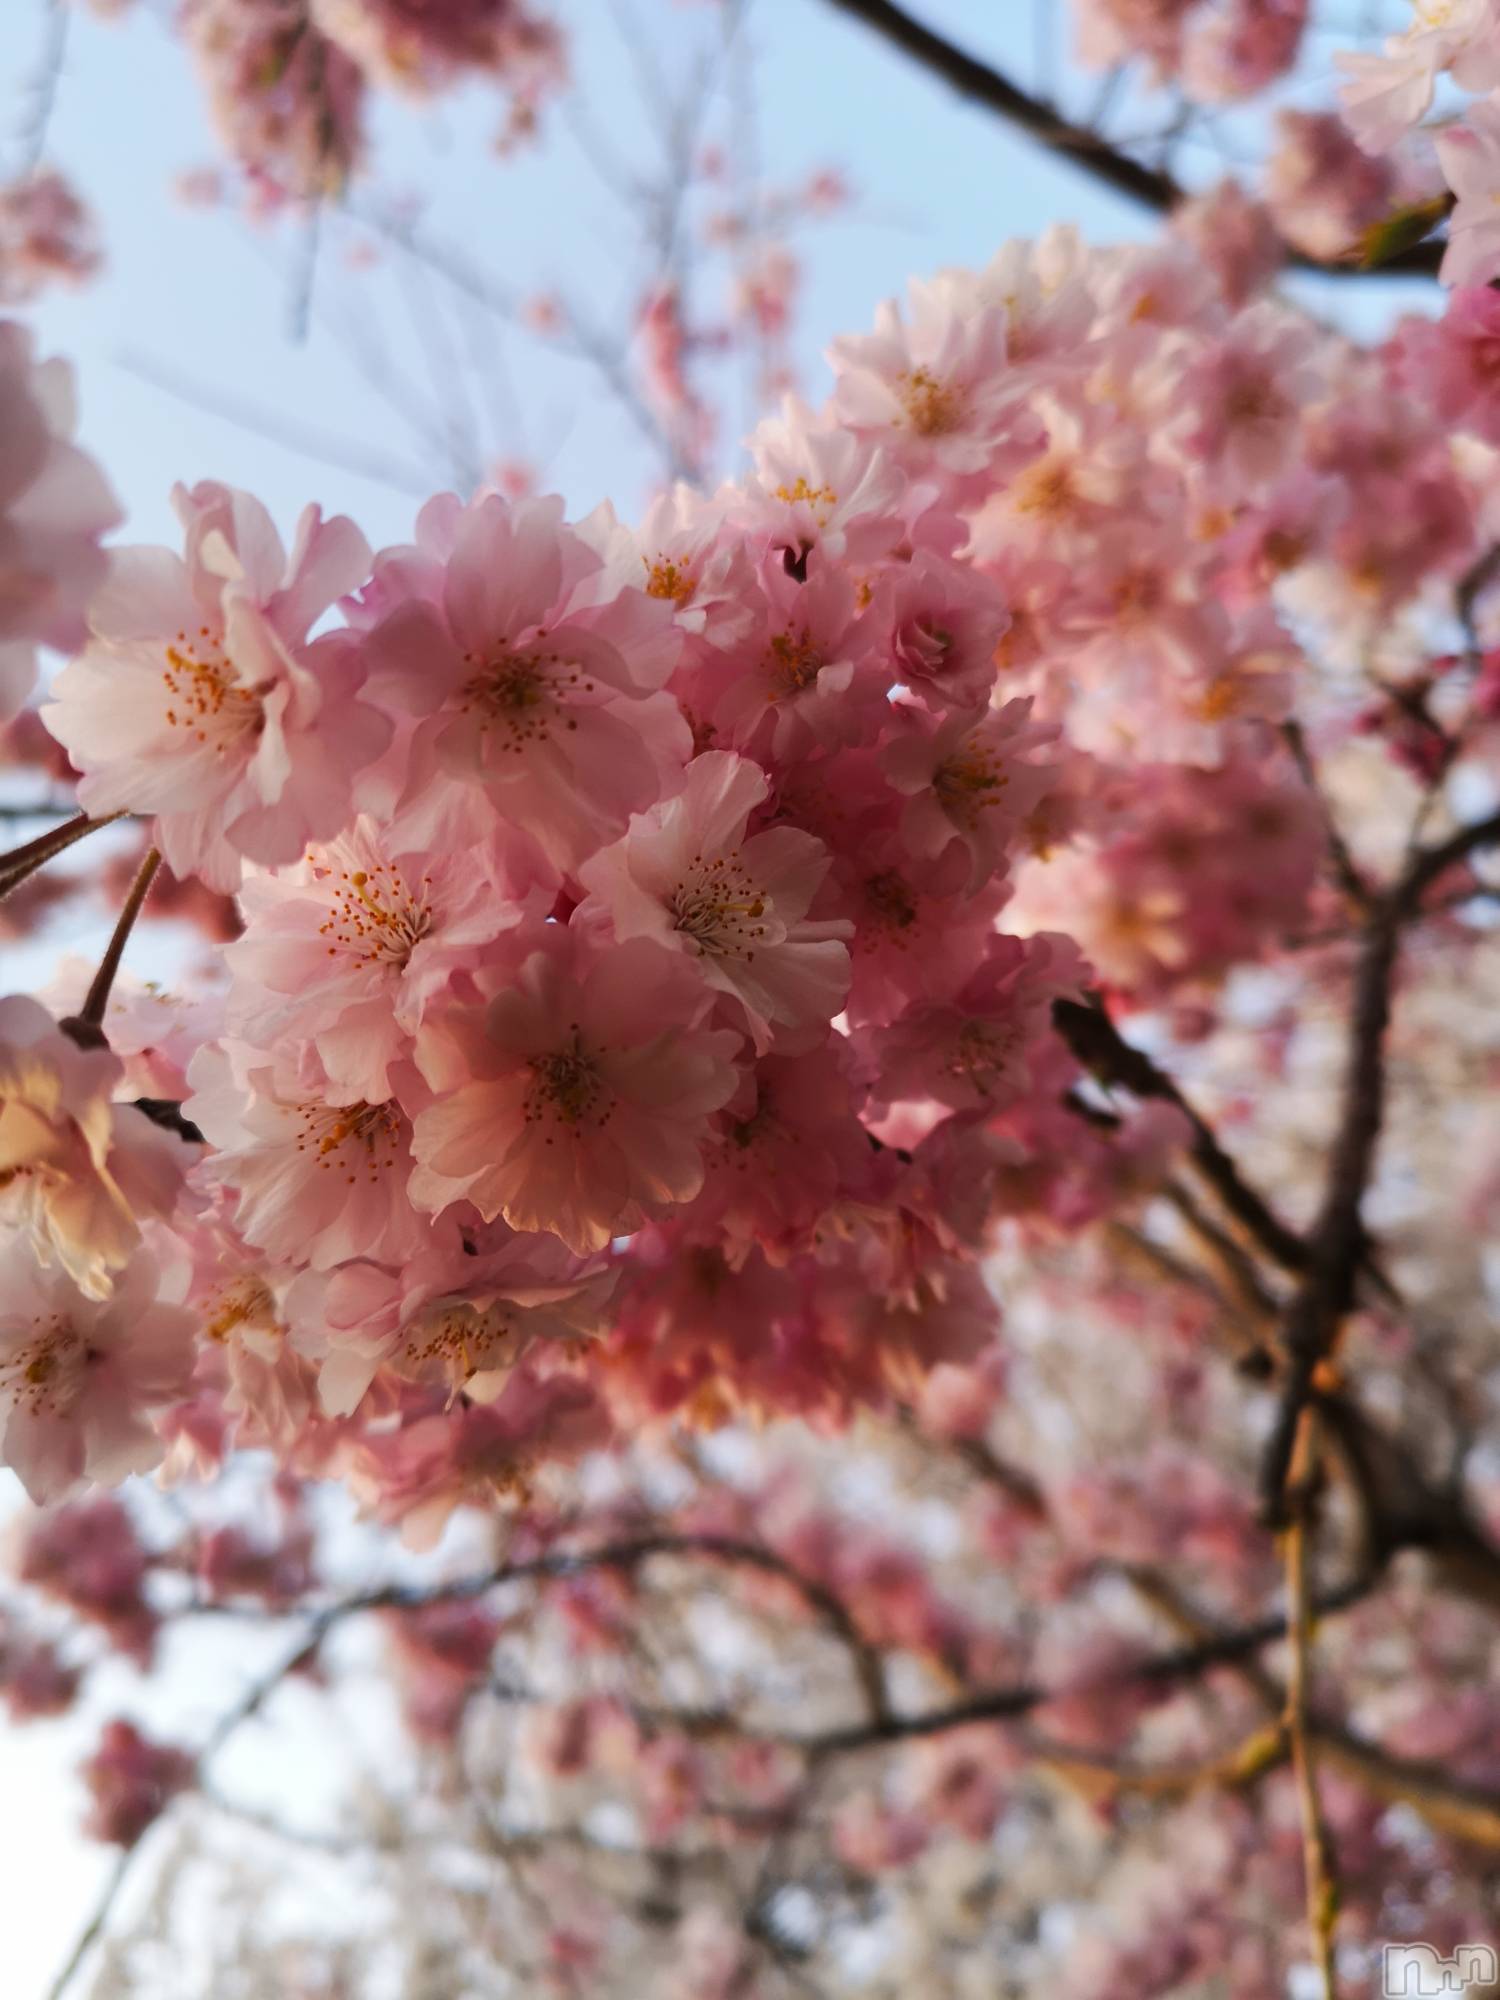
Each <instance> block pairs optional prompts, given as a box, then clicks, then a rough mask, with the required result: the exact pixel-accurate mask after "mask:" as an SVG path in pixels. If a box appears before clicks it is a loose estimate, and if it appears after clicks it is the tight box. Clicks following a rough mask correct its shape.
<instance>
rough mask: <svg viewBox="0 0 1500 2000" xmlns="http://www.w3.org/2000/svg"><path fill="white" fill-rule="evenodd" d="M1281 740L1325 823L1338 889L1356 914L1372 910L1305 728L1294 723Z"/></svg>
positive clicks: (1288, 725)
mask: <svg viewBox="0 0 1500 2000" xmlns="http://www.w3.org/2000/svg"><path fill="white" fill-rule="evenodd" d="M1281 735H1282V740H1283V742H1284V743H1285V744H1286V747H1287V749H1288V750H1289V751H1290V752H1291V755H1292V762H1293V763H1294V764H1295V765H1296V767H1297V775H1298V777H1300V778H1301V780H1302V782H1303V784H1304V785H1305V786H1306V787H1307V790H1308V792H1309V794H1310V795H1311V797H1312V799H1313V802H1314V804H1315V805H1316V806H1317V808H1318V813H1319V816H1320V818H1321V819H1322V821H1323V837H1324V839H1325V840H1326V841H1327V843H1328V857H1329V859H1330V860H1331V861H1332V863H1333V872H1334V874H1335V876H1336V877H1337V878H1338V885H1339V887H1340V888H1341V889H1342V890H1343V892H1344V894H1345V896H1346V897H1347V898H1348V900H1349V901H1350V902H1351V903H1352V904H1353V905H1354V907H1355V909H1357V910H1365V909H1368V908H1369V906H1370V885H1369V883H1368V882H1367V881H1366V880H1365V878H1364V876H1363V875H1362V874H1361V873H1360V871H1359V864H1358V863H1357V862H1356V861H1355V859H1354V856H1353V854H1352V853H1351V852H1350V850H1349V843H1348V842H1347V841H1346V840H1345V839H1344V835H1343V832H1342V830H1341V828H1340V826H1339V823H1338V821H1337V820H1336V819H1335V818H1334V816H1333V808H1332V807H1331V806H1330V805H1329V803H1328V799H1327V796H1326V794H1325V793H1324V791H1323V787H1322V785H1321V784H1319V782H1318V772H1317V767H1316V765H1315V764H1314V763H1313V759H1312V752H1311V750H1309V749H1308V747H1307V737H1306V735H1305V733H1304V731H1303V728H1302V724H1301V723H1300V722H1297V721H1295V720H1293V721H1291V722H1284V723H1283V724H1282V726H1281Z"/></svg>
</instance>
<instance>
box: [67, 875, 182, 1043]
mask: <svg viewBox="0 0 1500 2000" xmlns="http://www.w3.org/2000/svg"><path fill="white" fill-rule="evenodd" d="M160 866H161V855H160V853H159V852H158V850H157V849H156V848H154V847H151V848H148V849H147V850H146V856H145V859H144V860H143V861H142V862H141V865H140V867H139V868H138V869H137V871H136V877H135V880H134V881H133V882H132V883H131V885H130V894H129V895H128V896H127V897H126V898H125V906H124V908H123V909H122V910H121V911H120V915H119V920H118V921H117V923H116V924H115V928H114V934H113V935H112V936H111V938H110V941H109V944H108V945H107V946H106V948H105V952H104V956H103V958H101V959H100V961H99V970H98V971H97V972H96V973H95V974H94V978H93V983H92V985H91V986H90V987H89V990H88V993H87V995H86V996H85V999H84V1003H83V1006H82V1007H81V1008H80V1010H79V1013H78V1020H79V1021H80V1022H81V1023H82V1024H83V1025H84V1027H86V1028H102V1027H103V1025H104V1010H105V1008H106V1007H107V1006H108V1005H109V994H110V988H111V987H112V986H113V985H114V983H115V974H116V973H117V972H118V971H119V969H120V960H121V959H122V958H123V957H124V956H125V947H126V945H127V944H128V943H129V942H130V933H131V932H132V931H133V930H134V929H135V922H136V918H137V917H138V916H139V915H140V914H141V910H142V908H143V907H144V905H145V901H146V898H147V897H148V896H149V895H150V893H151V884H152V883H153V882H154V881H155V880H156V871H157V869H158V868H160Z"/></svg>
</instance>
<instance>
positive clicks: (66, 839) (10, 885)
mask: <svg viewBox="0 0 1500 2000" xmlns="http://www.w3.org/2000/svg"><path fill="white" fill-rule="evenodd" d="M124 817H125V815H124V813H106V814H105V815H104V817H103V818H102V819H90V817H89V815H88V814H87V813H79V814H78V816H77V818H76V819H70V820H69V821H68V822H67V824H66V825H65V826H55V827H53V828H52V829H51V830H50V832H47V833H39V834H38V835H37V837H36V839H35V840H28V841H26V842H25V843H24V844H23V845H22V846H20V847H13V848H11V850H10V851H9V853H7V854H0V899H3V898H4V897H6V896H8V895H9V894H10V892H11V890H12V889H17V888H19V887H20V885H21V884H22V883H23V882H24V881H26V880H27V878H28V877H29V876H32V875H35V874H36V872H37V870H38V869H39V868H45V867H46V865H47V863H48V862H49V861H52V860H55V858H56V857H57V856H58V855H59V854H64V853H66V852H67V850H68V849H69V848H70V847H72V846H74V845H75V843H76V842H78V841H80V840H85V839H87V837H88V836H89V834H91V833H97V832H98V830H99V828H100V827H101V826H112V825H113V824H114V822H115V821H116V820H117V819H123V818H124Z"/></svg>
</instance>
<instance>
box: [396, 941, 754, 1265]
mask: <svg viewBox="0 0 1500 2000" xmlns="http://www.w3.org/2000/svg"><path fill="white" fill-rule="evenodd" d="M712 997H713V993H712V989H711V988H710V987H708V986H706V985H705V984H704V983H703V982H702V980H701V979H700V978H699V977H698V975H697V973H696V971H695V970H694V969H693V967H692V966H691V965H690V964H689V962H688V960H687V959H686V958H685V957H684V956H683V955H681V954H679V953H677V952H673V951H669V950H667V949H666V948H665V947H664V946H662V945H661V944H658V943H656V942H655V941H654V940H652V939H650V938H647V937H634V938H631V939H630V940H629V941H628V942H626V943H623V944H615V945H599V944H590V943H586V942H585V941H584V939H583V938H582V936H581V935H580V934H579V933H578V932H577V931H576V930H575V929H574V928H573V927H571V926H570V927H568V928H567V929H562V928H559V927H555V926H551V925H548V926H544V927H542V928H540V929H539V930H538V931H536V932H535V933H532V934H530V937H529V943H528V947H527V949H526V951H525V955H524V956H523V955H522V954H521V950H520V948H519V947H518V948H517V952H516V964H515V970H514V972H513V973H512V974H511V975H510V976H509V978H508V979H507V981H506V983H505V985H504V987H503V988H502V990H501V991H500V992H499V993H498V994H497V995H496V997H495V998H493V999H492V1000H490V1001H489V1003H488V1005H487V1006H483V1007H474V1008H468V1009H464V1010H458V1009H455V1010H453V1011H452V1012H450V1013H448V1014H445V1015H442V1016H436V1017H434V1018H433V1019H432V1020H431V1021H430V1023H429V1024H428V1026H427V1027H425V1028H424V1030H423V1033H422V1036H421V1038H420V1039H419V1043H418V1061H419V1062H420V1064H421V1066H422V1071H423V1074H424V1075H425V1077H426V1078H427V1081H428V1083H429V1084H430V1085H431V1086H432V1089H433V1090H434V1092H436V1093H437V1098H436V1101H435V1102H434V1103H432V1104H430V1105H429V1106H428V1107H427V1108H426V1109H425V1110H424V1111H421V1112H419V1113H418V1115H417V1120H416V1127H415V1134H414V1145H415V1151H416V1157H417V1159H418V1161H419V1162H420V1171H419V1173H418V1175H417V1178H416V1180H415V1182H414V1184H413V1190H412V1192H413V1197H414V1199H416V1200H417V1201H419V1202H420V1203H421V1204H422V1205H423V1206H425V1207H429V1208H431V1209H434V1210H437V1209H440V1208H442V1207H444V1206H446V1204H447V1203H448V1202H450V1201H455V1200H458V1199H460V1198H463V1199H467V1200H469V1201H471V1202H473V1204H474V1206H475V1207H476V1208H477V1209H478V1210H479V1211H480V1213H481V1214H482V1215H483V1216H484V1217H485V1219H486V1220H490V1219H491V1218H493V1217H494V1216H496V1215H502V1214H503V1215H504V1217H505V1220H506V1221H507V1222H508V1223H509V1224H510V1225H511V1227H512V1228H513V1229H518V1230H542V1231H546V1230H550V1231H552V1232H553V1233H554V1234H555V1235H557V1236H560V1237H561V1238H562V1240H563V1241H564V1242H565V1243H567V1244H569V1245H570V1246H571V1247H572V1248H573V1249H575V1250H579V1251H589V1250H599V1249H602V1248H603V1247H604V1245H605V1244H606V1243H607V1242H608V1241H609V1239H610V1238H611V1237H612V1236H617V1235H621V1234H624V1233H625V1232H626V1231H628V1230H630V1229H634V1228H637V1227H639V1225H640V1223H641V1221H642V1220H643V1219H644V1218H645V1217H646V1216H648V1215H657V1214H661V1213H663V1212H664V1211H665V1210H666V1209H667V1208H669V1207H671V1206H672V1205H673V1204H674V1203H677V1202H683V1201H688V1200H690V1199H691V1198H692V1196H693V1195H695V1194H696V1193H697V1192H698V1189H699V1188H700V1187H701V1185H702V1183H703V1159H702V1148H703V1142H704V1139H705V1138H706V1136H707V1130H708V1125H707V1121H708V1117H709V1114H710V1113H711V1112H714V1111H716V1110H717V1109H718V1108H719V1106H720V1105H721V1104H723V1103H725V1102H726V1101H727V1099H728V1098H729V1097H730V1096H731V1094H732V1093H733V1091H734V1088H735V1084H736V1081H737V1075H736V1071H735V1067H734V1059H735V1057H736V1055H737V1054H738V1051H739V1048H740V1046H741V1043H740V1038H739V1037H738V1036H737V1035H735V1034H733V1033H731V1032H729V1031H727V1030H725V1029H716V1028H708V1027H706V1026H703V1025H701V1024H702V1022H703V1020H704V1017H705V1015H706V1014H707V1012H708V1008H709V1005H710V1003H711V1001H712Z"/></svg>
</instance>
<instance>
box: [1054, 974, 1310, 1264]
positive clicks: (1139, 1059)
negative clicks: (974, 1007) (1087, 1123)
mask: <svg viewBox="0 0 1500 2000" xmlns="http://www.w3.org/2000/svg"><path fill="white" fill-rule="evenodd" d="M1052 1024H1053V1026H1054V1027H1055V1028H1056V1029H1057V1032H1058V1033H1059V1034H1060V1035H1061V1036H1062V1038H1063V1040H1064V1041H1065V1042H1066V1043H1067V1045H1068V1047H1069V1048H1070V1049H1071V1050H1072V1052H1073V1054H1074V1055H1075V1056H1076V1057H1077V1058H1078V1060H1079V1062H1081V1063H1082V1064H1083V1066H1084V1068H1085V1069H1086V1070H1088V1071H1089V1072H1090V1073H1091V1074H1092V1075H1093V1076H1095V1077H1096V1078H1097V1079H1098V1081H1099V1082H1100V1083H1103V1084H1107V1085H1109V1086H1111V1087H1112V1088H1120V1089H1124V1090H1128V1091H1130V1093H1131V1094H1132V1096H1135V1097H1139V1098H1141V1099H1143V1100H1148V1099H1149V1100H1155V1101H1156V1102H1158V1103H1162V1104H1172V1105H1175V1106H1176V1107H1177V1109H1178V1110H1179V1111H1180V1112H1181V1113H1182V1115H1183V1116H1184V1117H1185V1118H1186V1119H1187V1121H1188V1124H1189V1125H1190V1127H1191V1128H1192V1149H1191V1157H1192V1161H1193V1165H1194V1166H1195V1167H1196V1168H1197V1169H1198V1171H1199V1173H1200V1174H1202V1176H1203V1178H1204V1180H1206V1181H1207V1182H1208V1184H1209V1186H1210V1187H1212V1188H1213V1190H1214V1192H1215V1193H1216V1194H1217V1195H1218V1197H1219V1199H1220V1201H1221V1202H1223V1204H1224V1206H1225V1208H1226V1209H1227V1210H1228V1212H1229V1213H1230V1215H1232V1216H1233V1217H1234V1219H1235V1221H1236V1222H1238V1223H1240V1224H1241V1225H1242V1226H1243V1227H1244V1228H1245V1229H1247V1230H1248V1231H1249V1233H1250V1234H1251V1236H1253V1237H1254V1239H1255V1240H1256V1242H1257V1243H1259V1244H1260V1246H1261V1248H1262V1249H1263V1250H1265V1251H1266V1252H1267V1253H1268V1254H1269V1255H1270V1256H1271V1257H1273V1258H1274V1259H1275V1260H1276V1262H1277V1263H1278V1264H1280V1265H1282V1266H1283V1267H1284V1268H1285V1269H1286V1270H1288V1271H1301V1270H1303V1269H1304V1268H1305V1266H1306V1263H1307V1246H1306V1245H1305V1244H1304V1243H1303V1241H1302V1239H1301V1237H1300V1236H1298V1234H1297V1233H1296V1231H1295V1230H1294V1229H1291V1228H1289V1227H1288V1226H1287V1224H1286V1223H1284V1222H1283V1221H1282V1220H1281V1219H1280V1217H1279V1216H1277V1215H1276V1214H1275V1213H1274V1212H1273V1211H1272V1209H1271V1208H1270V1206H1269V1205H1268V1203H1267V1202H1266V1201H1265V1200H1264V1199H1263V1198H1262V1197H1261V1196H1260V1195H1259V1194H1258V1193H1257V1192H1256V1191H1255V1189H1254V1188H1252V1187H1251V1186H1250V1184H1249V1182H1248V1181H1246V1179H1245V1178H1244V1176H1243V1174H1241V1172H1240V1170H1239V1168H1238V1167H1237V1166H1236V1165H1235V1163H1234V1161H1233V1160H1232V1159H1231V1158H1230V1157H1229V1155H1228V1154H1227V1153H1226V1152H1225V1150H1224V1148H1223V1147H1222V1146H1221V1145H1220V1144H1219V1141H1218V1139H1217V1137H1216V1136H1215V1134H1214V1132H1213V1129H1212V1127H1211V1126H1210V1125H1209V1123H1208V1121H1207V1119H1206V1118H1204V1116H1203V1115H1202V1113H1201V1112H1199V1111H1197V1110H1195V1109H1194V1107H1193V1106H1192V1105H1191V1104H1190V1103H1189V1102H1188V1100H1187V1098H1186V1097H1184V1095H1183V1093H1182V1092H1181V1090H1179V1089H1178V1087H1177V1085H1176V1084H1175V1083H1174V1082H1173V1081H1172V1079H1171V1077H1169V1076H1168V1075H1167V1074H1166V1072H1165V1070H1163V1069H1161V1068H1159V1067H1158V1066H1157V1064H1156V1063H1154V1062H1153V1061H1152V1060H1151V1058H1150V1056H1148V1055H1147V1054H1146V1053H1145V1051H1144V1050H1143V1049H1138V1048H1136V1047H1135V1046H1134V1045H1133V1044H1132V1043H1130V1042H1127V1041H1126V1040H1125V1038H1124V1036H1123V1035H1122V1034H1121V1033H1120V1031H1119V1029H1118V1028H1116V1026H1115V1024H1114V1022H1113V1021H1111V1020H1110V1018H1109V1015H1108V1014H1107V1013H1106V1012H1105V1010H1104V1007H1103V1005H1102V1004H1100V1003H1098V1002H1094V1003H1092V1004H1089V1005H1083V1004H1081V1003H1080V1002H1078V1001H1076V1000H1058V1001H1055V1002H1054V1003H1053V1007H1052Z"/></svg>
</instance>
